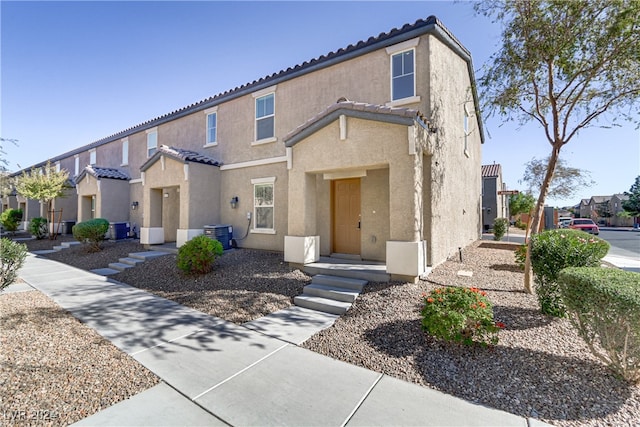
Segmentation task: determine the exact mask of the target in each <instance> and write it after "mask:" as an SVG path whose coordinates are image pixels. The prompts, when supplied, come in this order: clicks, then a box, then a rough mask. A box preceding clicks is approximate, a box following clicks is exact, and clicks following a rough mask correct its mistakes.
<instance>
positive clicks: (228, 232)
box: [204, 224, 233, 250]
mask: <svg viewBox="0 0 640 427" xmlns="http://www.w3.org/2000/svg"><path fill="white" fill-rule="evenodd" d="M204 235H205V236H207V237H209V238H210V239H215V240H217V241H218V242H220V243H222V248H223V249H225V250H226V249H231V239H233V227H232V226H231V225H229V224H218V225H205V226H204Z"/></svg>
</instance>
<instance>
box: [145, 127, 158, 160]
mask: <svg viewBox="0 0 640 427" xmlns="http://www.w3.org/2000/svg"><path fill="white" fill-rule="evenodd" d="M156 151H158V128H153V129H149V130H148V131H147V157H151V156H153V154H154V153H155V152H156Z"/></svg>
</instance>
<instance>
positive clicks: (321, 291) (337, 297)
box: [304, 285, 358, 303]
mask: <svg viewBox="0 0 640 427" xmlns="http://www.w3.org/2000/svg"><path fill="white" fill-rule="evenodd" d="M304 293H305V295H312V296H316V297H321V298H326V299H331V300H334V301H343V302H350V303H352V302H354V301H355V300H356V298H357V297H358V293H357V292H355V291H353V290H351V289H338V288H328V287H324V286H322V287H317V286H313V285H307V286H305V287H304Z"/></svg>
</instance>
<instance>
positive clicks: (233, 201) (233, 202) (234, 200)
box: [231, 196, 238, 209]
mask: <svg viewBox="0 0 640 427" xmlns="http://www.w3.org/2000/svg"><path fill="white" fill-rule="evenodd" d="M236 206H238V196H233V197H232V198H231V209H235V208H236Z"/></svg>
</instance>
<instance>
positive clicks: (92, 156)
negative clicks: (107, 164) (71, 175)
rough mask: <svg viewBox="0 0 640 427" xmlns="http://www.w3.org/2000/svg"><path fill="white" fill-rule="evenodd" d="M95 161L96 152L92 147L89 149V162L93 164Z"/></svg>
mask: <svg viewBox="0 0 640 427" xmlns="http://www.w3.org/2000/svg"><path fill="white" fill-rule="evenodd" d="M96 162H97V154H96V149H95V148H92V149H91V150H89V164H90V165H92V166H93V165H95V164H96Z"/></svg>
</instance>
